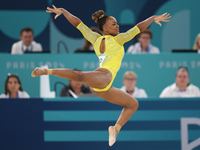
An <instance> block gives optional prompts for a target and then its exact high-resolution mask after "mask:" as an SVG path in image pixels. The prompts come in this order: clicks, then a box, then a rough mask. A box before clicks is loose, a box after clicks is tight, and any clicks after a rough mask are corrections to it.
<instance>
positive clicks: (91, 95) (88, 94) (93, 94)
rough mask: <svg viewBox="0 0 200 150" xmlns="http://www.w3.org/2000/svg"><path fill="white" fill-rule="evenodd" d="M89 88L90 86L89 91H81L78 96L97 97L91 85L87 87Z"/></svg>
mask: <svg viewBox="0 0 200 150" xmlns="http://www.w3.org/2000/svg"><path fill="white" fill-rule="evenodd" d="M89 88H90V91H91V93H82V94H80V95H79V97H98V95H97V94H96V92H95V90H94V89H93V88H92V87H89Z"/></svg>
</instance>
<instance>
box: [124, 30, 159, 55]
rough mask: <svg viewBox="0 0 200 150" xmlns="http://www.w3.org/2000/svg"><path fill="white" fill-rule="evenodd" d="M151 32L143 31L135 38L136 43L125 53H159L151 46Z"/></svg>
mask: <svg viewBox="0 0 200 150" xmlns="http://www.w3.org/2000/svg"><path fill="white" fill-rule="evenodd" d="M151 39H152V32H151V31H150V30H149V29H146V30H144V31H143V32H141V33H140V34H138V36H137V40H138V42H137V43H135V45H131V46H129V48H128V50H127V53H130V54H140V53H154V54H155V53H160V51H159V49H158V48H157V47H155V46H153V45H152V44H151Z"/></svg>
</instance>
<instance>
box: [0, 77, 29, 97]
mask: <svg viewBox="0 0 200 150" xmlns="http://www.w3.org/2000/svg"><path fill="white" fill-rule="evenodd" d="M0 98H30V96H29V95H28V93H26V92H25V91H23V89H22V84H21V81H20V79H19V77H18V76H17V75H8V77H7V79H6V81H5V92H4V94H1V95H0Z"/></svg>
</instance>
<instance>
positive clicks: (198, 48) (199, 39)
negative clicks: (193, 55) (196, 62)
mask: <svg viewBox="0 0 200 150" xmlns="http://www.w3.org/2000/svg"><path fill="white" fill-rule="evenodd" d="M193 50H196V51H198V53H200V33H199V34H198V35H197V37H196V39H195V42H194V46H193Z"/></svg>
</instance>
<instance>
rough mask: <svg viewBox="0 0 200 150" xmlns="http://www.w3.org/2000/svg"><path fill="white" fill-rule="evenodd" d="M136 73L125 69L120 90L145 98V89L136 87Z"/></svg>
mask: <svg viewBox="0 0 200 150" xmlns="http://www.w3.org/2000/svg"><path fill="white" fill-rule="evenodd" d="M136 82H137V75H136V74H135V72H133V71H127V72H125V73H124V78H123V84H124V86H122V87H121V90H122V91H124V92H127V93H128V94H130V95H131V96H133V97H135V98H146V97H147V94H146V92H145V90H143V89H139V88H137V87H136V86H135V85H136Z"/></svg>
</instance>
